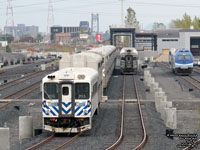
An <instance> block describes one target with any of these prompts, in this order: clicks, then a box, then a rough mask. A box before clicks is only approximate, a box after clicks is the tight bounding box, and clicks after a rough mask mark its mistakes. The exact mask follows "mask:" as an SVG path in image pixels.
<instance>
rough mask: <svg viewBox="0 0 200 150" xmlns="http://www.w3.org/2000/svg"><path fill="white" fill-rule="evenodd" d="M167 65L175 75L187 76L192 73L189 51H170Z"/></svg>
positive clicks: (191, 56) (191, 59) (191, 60)
mask: <svg viewBox="0 0 200 150" xmlns="http://www.w3.org/2000/svg"><path fill="white" fill-rule="evenodd" d="M169 64H170V67H171V69H172V71H173V72H174V73H175V74H180V75H189V74H191V73H192V71H193V55H192V53H191V52H190V50H186V49H170V53H169Z"/></svg>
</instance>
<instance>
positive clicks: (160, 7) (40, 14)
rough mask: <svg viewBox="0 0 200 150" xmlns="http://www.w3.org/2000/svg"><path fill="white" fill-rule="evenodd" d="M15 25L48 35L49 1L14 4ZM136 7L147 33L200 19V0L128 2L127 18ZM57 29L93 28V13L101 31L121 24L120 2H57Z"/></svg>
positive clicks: (1, 7)
mask: <svg viewBox="0 0 200 150" xmlns="http://www.w3.org/2000/svg"><path fill="white" fill-rule="evenodd" d="M6 1H7V0H0V28H1V29H2V28H3V27H4V26H5V22H6V5H7V2H6ZM12 4H13V12H14V22H15V25H16V24H20V23H23V24H26V25H38V26H39V27H40V31H41V32H45V31H46V27H47V15H48V0H32V1H31V0H13V1H12ZM128 7H132V8H133V9H134V10H135V12H136V17H137V20H138V21H139V22H140V23H141V24H142V26H143V28H144V29H148V28H149V27H150V26H151V24H153V23H154V22H163V23H165V24H169V22H170V21H171V20H172V19H176V18H181V17H182V16H183V14H184V13H185V12H186V13H187V14H189V15H190V16H192V17H194V16H198V17H200V0H162V1H161V0H124V14H125V15H126V9H127V8H128ZM53 8H54V18H55V21H54V22H55V23H54V24H55V25H62V26H78V25H79V21H81V20H83V21H84V20H87V21H89V22H90V24H91V13H92V12H93V13H99V17H100V31H105V30H108V29H109V25H120V23H121V1H120V0H53Z"/></svg>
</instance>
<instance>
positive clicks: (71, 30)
mask: <svg viewBox="0 0 200 150" xmlns="http://www.w3.org/2000/svg"><path fill="white" fill-rule="evenodd" d="M50 31H51V36H50V37H51V38H50V39H51V41H54V42H55V41H56V40H58V38H57V39H56V35H57V36H60V35H62V36H64V35H65V34H66V35H68V37H69V35H70V38H75V37H78V36H79V33H80V27H62V26H53V27H51V28H50ZM58 33H60V34H58ZM57 42H58V41H57Z"/></svg>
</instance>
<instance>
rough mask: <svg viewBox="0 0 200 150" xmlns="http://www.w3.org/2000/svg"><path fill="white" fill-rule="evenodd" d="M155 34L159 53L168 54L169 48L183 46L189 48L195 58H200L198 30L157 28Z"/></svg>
mask: <svg viewBox="0 0 200 150" xmlns="http://www.w3.org/2000/svg"><path fill="white" fill-rule="evenodd" d="M157 36H158V37H157V44H158V51H159V53H164V54H168V53H169V49H170V48H184V49H190V50H191V52H192V54H193V56H194V57H195V60H197V59H198V60H199V59H200V30H194V29H167V30H158V31H157Z"/></svg>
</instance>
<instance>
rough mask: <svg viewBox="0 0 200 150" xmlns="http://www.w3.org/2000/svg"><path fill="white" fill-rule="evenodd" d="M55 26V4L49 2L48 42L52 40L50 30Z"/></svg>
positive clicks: (50, 0)
mask: <svg viewBox="0 0 200 150" xmlns="http://www.w3.org/2000/svg"><path fill="white" fill-rule="evenodd" d="M53 24H54V15H53V2H52V0H49V4H48V16H47V33H46V34H47V40H50V33H49V28H50V26H52V25H53ZM50 32H51V31H50Z"/></svg>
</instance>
